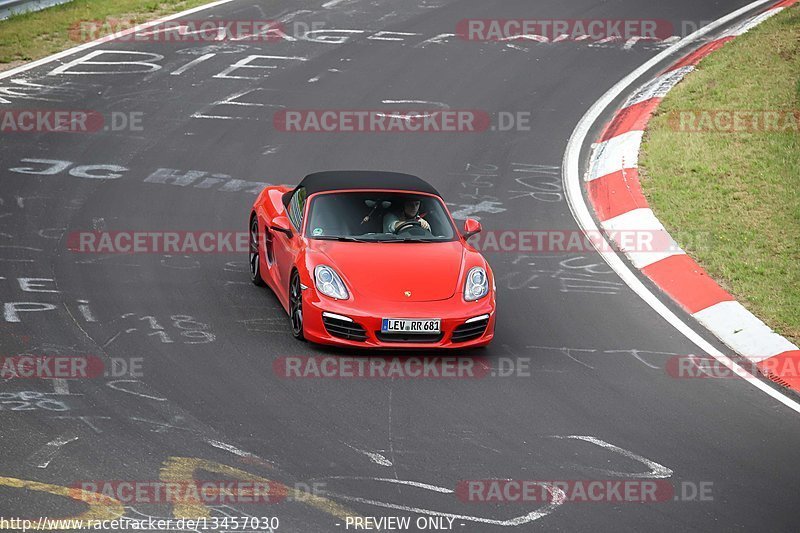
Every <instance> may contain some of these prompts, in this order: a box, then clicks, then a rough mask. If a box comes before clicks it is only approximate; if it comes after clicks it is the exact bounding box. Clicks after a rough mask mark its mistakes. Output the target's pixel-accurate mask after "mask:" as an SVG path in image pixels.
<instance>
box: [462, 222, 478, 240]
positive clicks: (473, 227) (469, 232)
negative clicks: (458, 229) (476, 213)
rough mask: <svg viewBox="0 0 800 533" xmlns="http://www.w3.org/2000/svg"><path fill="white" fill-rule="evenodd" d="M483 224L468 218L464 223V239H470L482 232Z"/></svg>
mask: <svg viewBox="0 0 800 533" xmlns="http://www.w3.org/2000/svg"><path fill="white" fill-rule="evenodd" d="M481 229H482V228H481V223H480V222H478V221H477V220H475V219H474V218H468V219H467V221H466V222H464V238H465V239H469V238H470V237H472V236H473V235H475V234H477V233H480V232H481Z"/></svg>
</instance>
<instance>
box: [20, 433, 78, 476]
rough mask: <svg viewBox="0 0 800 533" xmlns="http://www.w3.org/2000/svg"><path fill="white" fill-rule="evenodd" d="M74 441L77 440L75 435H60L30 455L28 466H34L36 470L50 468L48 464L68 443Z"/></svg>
mask: <svg viewBox="0 0 800 533" xmlns="http://www.w3.org/2000/svg"><path fill="white" fill-rule="evenodd" d="M76 440H78V437H76V436H75V435H66V434H65V435H61V436H60V437H57V438H55V439H53V440H51V441H50V442H48V443H47V444H45V445H44V446H43V447H42V448H41V449H40V450H38V451H37V452H36V453H34V454H33V455H31V456H30V457H29V458H28V461H27V462H28V464H29V465H31V466H35V467H36V468H47V467H48V466H50V462H51V461H52V460H53V459H55V457H56V456H57V455H58V454H59V452H60V451H61V448H62V447H63V446H65V445H67V444H69V443H70V442H75V441H76Z"/></svg>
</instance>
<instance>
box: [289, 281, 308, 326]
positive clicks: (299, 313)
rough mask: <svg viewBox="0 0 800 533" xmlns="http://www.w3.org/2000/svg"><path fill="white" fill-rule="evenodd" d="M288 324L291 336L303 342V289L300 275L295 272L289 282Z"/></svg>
mask: <svg viewBox="0 0 800 533" xmlns="http://www.w3.org/2000/svg"><path fill="white" fill-rule="evenodd" d="M289 324H290V325H291V327H292V336H293V337H294V338H295V339H297V340H301V341H304V340H305V335H304V334H303V289H302V288H301V286H300V275H299V274H298V273H297V271H296V270H295V271H294V272H292V278H291V281H290V282H289Z"/></svg>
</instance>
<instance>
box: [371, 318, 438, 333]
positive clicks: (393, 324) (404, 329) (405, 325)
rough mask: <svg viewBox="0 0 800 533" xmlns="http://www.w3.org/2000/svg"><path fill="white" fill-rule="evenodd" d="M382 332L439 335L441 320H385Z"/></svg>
mask: <svg viewBox="0 0 800 533" xmlns="http://www.w3.org/2000/svg"><path fill="white" fill-rule="evenodd" d="M381 331H382V332H383V333H439V332H440V331H441V320H439V319H438V318H426V319H419V318H384V319H383V323H382V324H381Z"/></svg>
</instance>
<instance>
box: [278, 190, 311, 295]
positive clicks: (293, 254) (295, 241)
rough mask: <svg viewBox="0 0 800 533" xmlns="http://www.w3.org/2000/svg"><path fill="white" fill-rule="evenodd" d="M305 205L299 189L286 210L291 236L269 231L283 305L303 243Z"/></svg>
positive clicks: (303, 192) (304, 196) (304, 193)
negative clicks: (302, 231)
mask: <svg viewBox="0 0 800 533" xmlns="http://www.w3.org/2000/svg"><path fill="white" fill-rule="evenodd" d="M305 205H306V190H305V189H304V188H302V187H301V188H299V189H297V190H296V191H295V192H294V194H293V195H292V197H291V199H290V200H289V205H288V206H287V208H286V214H287V217H288V218H289V223H290V226H291V232H292V236H291V237H289V236H288V235H287V234H286V233H283V232H281V231H276V230H274V229H273V230H272V231H271V233H272V239H273V249H274V251H275V266H276V267H277V274H278V278H279V279H278V280H277V282H278V286H279V287H280V289H281V290H280V292H281V299H282V300H283V301H284V302H285V303H286V302H288V301H289V296H288V294H289V293H288V291H289V278H290V277H291V274H292V268H293V266H294V264H295V260H296V258H297V255H298V254H299V253H300V248H301V246H302V243H303V239H302V236H301V234H300V231H301V230H302V228H303V211H304V209H305ZM287 305H288V304H287Z"/></svg>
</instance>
